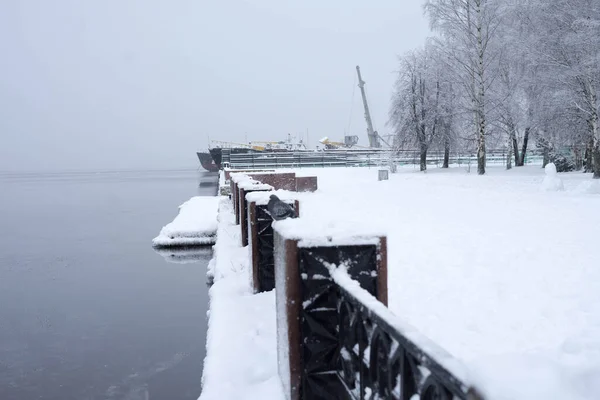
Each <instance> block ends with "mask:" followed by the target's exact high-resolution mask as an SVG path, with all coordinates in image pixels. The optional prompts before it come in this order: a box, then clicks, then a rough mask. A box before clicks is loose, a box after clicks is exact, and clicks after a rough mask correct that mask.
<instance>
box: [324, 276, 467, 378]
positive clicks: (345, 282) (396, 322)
mask: <svg viewBox="0 0 600 400" xmlns="http://www.w3.org/2000/svg"><path fill="white" fill-rule="evenodd" d="M328 269H329V273H330V275H331V278H332V279H333V280H334V282H335V283H337V284H338V285H339V286H340V287H342V288H344V289H345V290H346V291H347V292H348V293H350V294H351V295H352V296H354V298H355V299H357V300H358V301H360V302H361V304H364V305H365V306H366V307H367V308H368V309H369V310H370V311H371V312H372V313H373V314H374V315H376V316H377V317H379V319H381V320H383V321H385V322H387V324H388V325H389V326H391V327H393V328H394V329H395V330H397V331H398V332H400V333H401V334H402V335H403V336H404V337H405V338H406V339H408V340H409V341H410V342H412V343H413V344H415V345H416V346H418V347H419V348H420V349H421V350H422V351H423V352H424V353H425V354H427V355H428V356H429V357H431V358H433V359H435V360H436V361H437V362H438V363H439V364H440V365H441V366H442V367H444V368H445V369H446V370H447V371H448V372H450V373H451V374H452V375H454V377H456V378H457V379H459V380H460V381H461V382H463V383H465V384H466V385H469V376H468V370H467V369H466V368H465V366H464V365H462V364H461V363H460V362H458V360H456V359H455V358H454V357H452V356H451V355H450V354H449V353H447V352H446V351H445V350H444V349H442V348H441V347H439V346H438V345H437V344H435V343H433V342H432V341H431V340H430V339H428V338H427V337H425V336H423V335H422V334H421V333H420V332H418V331H417V330H416V329H415V328H414V327H412V326H410V325H408V324H406V323H404V322H403V321H402V320H401V319H400V318H398V317H397V316H396V315H394V314H393V313H392V312H391V311H390V309H389V308H387V307H386V306H384V305H383V303H380V302H379V301H378V300H377V299H376V298H375V297H373V296H372V295H371V294H370V293H369V292H367V291H366V290H364V289H363V288H361V287H360V285H359V283H358V281H355V280H354V279H352V278H351V277H350V275H348V269H347V268H346V267H345V266H343V265H340V266H336V265H328Z"/></svg>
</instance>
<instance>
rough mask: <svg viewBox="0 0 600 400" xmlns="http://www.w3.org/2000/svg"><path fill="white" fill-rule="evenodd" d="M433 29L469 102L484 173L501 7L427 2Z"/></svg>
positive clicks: (479, 1) (485, 2)
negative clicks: (437, 34) (488, 117)
mask: <svg viewBox="0 0 600 400" xmlns="http://www.w3.org/2000/svg"><path fill="white" fill-rule="evenodd" d="M425 11H426V12H427V14H428V16H429V19H430V23H431V27H432V29H433V30H434V31H436V32H438V33H439V38H438V47H439V48H440V49H441V50H442V51H444V52H445V53H446V54H447V56H448V58H449V59H450V60H451V61H452V62H451V64H452V67H453V70H454V73H455V75H456V77H457V82H459V83H460V85H461V86H462V89H463V90H464V94H465V96H466V98H467V100H468V102H467V103H465V104H463V107H464V108H466V111H468V112H469V113H470V114H471V115H472V126H473V128H474V129H473V131H474V134H475V138H476V143H477V172H478V173H479V174H480V175H482V174H485V167H486V134H487V132H488V120H487V116H488V106H489V101H488V99H487V98H486V95H487V90H488V88H489V87H490V85H491V84H492V82H493V76H492V74H490V71H491V70H492V68H493V63H494V62H495V58H496V57H495V48H494V46H495V45H494V43H493V40H494V39H495V37H496V32H497V28H498V25H499V21H500V14H501V13H500V5H499V2H498V1H493V0H427V1H426V2H425Z"/></svg>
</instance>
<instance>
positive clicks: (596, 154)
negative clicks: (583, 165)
mask: <svg viewBox="0 0 600 400" xmlns="http://www.w3.org/2000/svg"><path fill="white" fill-rule="evenodd" d="M592 154H593V157H592V158H593V159H594V179H600V143H596V145H595V146H594V150H593V152H592Z"/></svg>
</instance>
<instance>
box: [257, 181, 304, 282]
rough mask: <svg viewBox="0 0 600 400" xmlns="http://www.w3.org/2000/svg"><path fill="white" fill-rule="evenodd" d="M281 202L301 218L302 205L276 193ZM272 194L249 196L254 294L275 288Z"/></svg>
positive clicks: (258, 193)
mask: <svg viewBox="0 0 600 400" xmlns="http://www.w3.org/2000/svg"><path fill="white" fill-rule="evenodd" d="M276 194H277V195H278V196H279V197H280V200H282V201H284V202H285V203H288V204H290V205H292V206H293V207H294V209H295V210H296V216H297V217H299V216H300V203H299V201H298V200H296V199H293V198H292V197H288V198H286V197H285V196H284V195H282V193H281V192H277V193H276ZM269 196H270V193H260V192H255V193H251V194H248V195H247V196H246V199H247V201H248V230H249V233H248V237H249V246H250V261H251V263H252V271H251V284H252V288H253V290H254V293H260V292H267V291H270V290H273V289H274V288H275V261H274V254H273V250H274V249H273V245H274V243H273V227H272V223H273V218H272V217H271V215H270V214H269V212H268V210H267V204H268V202H269Z"/></svg>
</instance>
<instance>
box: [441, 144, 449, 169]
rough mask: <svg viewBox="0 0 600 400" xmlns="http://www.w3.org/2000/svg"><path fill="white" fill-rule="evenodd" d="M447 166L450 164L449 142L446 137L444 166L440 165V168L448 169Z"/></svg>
mask: <svg viewBox="0 0 600 400" xmlns="http://www.w3.org/2000/svg"><path fill="white" fill-rule="evenodd" d="M449 164H450V140H448V137H446V140H445V141H444V164H443V165H442V168H448V165H449Z"/></svg>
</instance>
